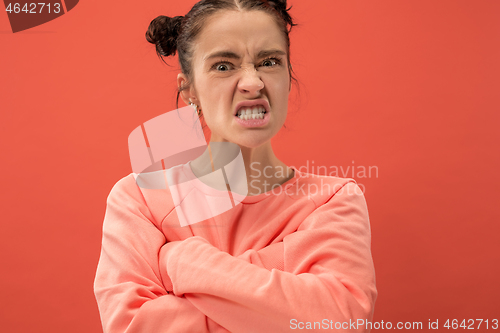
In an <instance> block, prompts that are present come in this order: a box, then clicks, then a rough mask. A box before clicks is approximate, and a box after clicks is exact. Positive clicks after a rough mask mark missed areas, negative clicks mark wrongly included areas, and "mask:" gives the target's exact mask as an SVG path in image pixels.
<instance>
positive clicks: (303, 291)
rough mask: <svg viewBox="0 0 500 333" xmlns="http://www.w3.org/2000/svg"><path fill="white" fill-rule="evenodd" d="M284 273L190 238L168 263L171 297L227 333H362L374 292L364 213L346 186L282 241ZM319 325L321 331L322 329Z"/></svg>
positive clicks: (354, 190)
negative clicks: (296, 332) (307, 332)
mask: <svg viewBox="0 0 500 333" xmlns="http://www.w3.org/2000/svg"><path fill="white" fill-rule="evenodd" d="M283 253H284V271H280V270H278V269H272V270H270V271H269V270H267V269H265V268H262V267H258V266H256V265H252V264H249V263H248V262H245V261H243V260H240V259H238V258H235V257H233V256H231V255H230V254H228V253H226V252H223V251H220V250H219V249H217V248H216V247H214V246H212V245H211V244H210V243H208V242H207V241H206V240H204V239H203V238H201V237H198V236H194V237H190V238H188V239H186V240H184V241H183V242H182V245H181V246H178V247H175V248H174V249H172V251H171V252H169V254H168V257H167V258H166V260H167V263H166V266H167V270H168V272H169V276H170V278H171V280H172V284H173V289H174V292H175V294H176V295H178V296H182V295H184V296H185V297H186V298H187V299H188V300H190V301H191V303H192V304H193V305H194V306H195V307H196V308H198V309H199V310H200V311H202V312H203V313H204V314H206V315H207V316H208V317H210V318H212V319H213V320H214V321H216V322H217V323H219V324H220V325H222V326H223V327H225V328H226V329H228V330H229V331H231V332H284V331H290V329H297V328H307V327H308V326H307V325H310V326H309V328H310V329H318V330H320V329H335V324H336V323H340V325H343V326H342V328H343V331H344V332H368V331H369V330H368V329H365V326H364V325H353V323H361V322H362V323H366V322H367V321H371V319H372V316H373V308H374V304H375V299H376V296H377V291H376V287H375V271H374V267H373V261H372V256H371V236H370V224H369V217H368V210H367V207H366V202H365V199H364V196H363V194H362V192H361V189H360V188H359V187H358V186H357V184H356V183H355V182H354V181H349V182H347V183H346V184H345V185H344V186H343V187H342V188H340V189H339V190H338V191H337V192H336V193H335V194H334V195H333V196H332V197H331V198H330V199H329V200H328V201H327V202H326V203H325V204H323V205H321V206H319V207H317V208H316V209H315V211H314V212H313V213H311V214H310V215H309V216H308V217H307V218H306V219H305V220H304V221H303V222H302V224H301V225H300V226H299V228H298V230H297V231H296V232H294V233H292V234H290V235H288V236H286V237H285V238H284V239H283ZM320 326H321V327H320Z"/></svg>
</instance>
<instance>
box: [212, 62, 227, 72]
mask: <svg viewBox="0 0 500 333" xmlns="http://www.w3.org/2000/svg"><path fill="white" fill-rule="evenodd" d="M229 66H232V64H231V63H230V62H227V61H219V62H218V63H215V64H214V65H213V66H212V69H215V70H217V71H218V72H227V71H228V70H229V69H227V70H220V69H221V68H228V67H229Z"/></svg>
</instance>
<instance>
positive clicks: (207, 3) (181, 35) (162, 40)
mask: <svg viewBox="0 0 500 333" xmlns="http://www.w3.org/2000/svg"><path fill="white" fill-rule="evenodd" d="M291 8H292V7H290V8H288V9H287V8H286V0H274V1H268V0H201V1H199V2H197V3H196V4H195V5H194V6H193V8H191V10H190V11H189V13H187V14H186V16H175V17H172V18H171V17H168V16H164V15H161V16H158V17H157V18H155V19H154V20H152V21H151V23H150V24H149V27H148V30H147V31H146V40H147V41H148V42H150V43H152V44H155V45H156V53H157V55H158V57H159V58H160V59H161V60H162V61H163V62H164V63H166V62H165V60H164V59H163V57H168V56H171V55H175V53H176V51H177V52H178V53H179V63H180V67H181V71H182V73H183V74H185V75H186V76H187V78H188V80H187V82H188V83H187V84H186V85H185V86H182V87H180V88H178V89H177V99H176V108H177V109H178V108H179V95H180V93H181V91H183V90H184V89H186V88H188V87H189V85H190V84H191V83H192V80H193V72H192V66H191V64H192V59H193V50H194V49H193V43H194V41H195V39H196V37H197V36H198V34H199V33H200V31H201V30H202V28H203V25H204V23H205V21H206V20H207V19H208V18H209V17H210V16H211V15H212V14H215V13H217V12H219V11H221V10H247V11H250V10H261V11H265V12H267V13H270V14H271V15H272V16H273V17H274V19H275V21H276V23H277V24H278V25H279V26H280V27H281V31H282V33H283V36H284V37H285V40H286V44H287V62H288V72H289V74H290V80H294V81H295V82H296V83H297V82H298V81H297V79H295V77H294V76H293V75H292V73H293V69H292V65H291V63H290V38H289V33H290V31H291V30H292V27H294V26H296V25H297V24H295V23H293V20H292V18H291V16H290V15H289V14H288V11H289V10H290V9H291ZM288 26H289V28H288ZM167 65H168V64H167Z"/></svg>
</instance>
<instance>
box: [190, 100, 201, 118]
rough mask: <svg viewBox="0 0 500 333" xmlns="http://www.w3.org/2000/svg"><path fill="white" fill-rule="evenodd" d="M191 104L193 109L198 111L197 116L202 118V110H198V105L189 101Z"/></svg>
mask: <svg viewBox="0 0 500 333" xmlns="http://www.w3.org/2000/svg"><path fill="white" fill-rule="evenodd" d="M189 104H190V105H191V106H192V107H193V109H194V110H195V111H196V114H197V115H198V117H199V116H201V109H198V105H196V104H194V103H193V102H191V99H189Z"/></svg>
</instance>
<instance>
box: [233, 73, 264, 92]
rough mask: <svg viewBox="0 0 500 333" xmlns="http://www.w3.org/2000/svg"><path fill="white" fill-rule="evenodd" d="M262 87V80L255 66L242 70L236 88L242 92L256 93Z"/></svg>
mask: <svg viewBox="0 0 500 333" xmlns="http://www.w3.org/2000/svg"><path fill="white" fill-rule="evenodd" d="M263 88H264V82H262V80H261V78H260V76H259V73H258V72H257V70H256V69H255V67H254V68H251V69H248V70H246V71H244V73H243V74H242V76H241V78H240V81H239V82H238V89H240V90H241V91H242V92H243V93H258V92H259V91H260V90H262V89H263Z"/></svg>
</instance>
